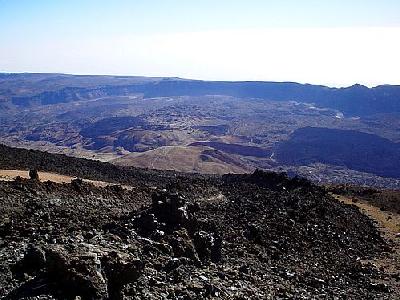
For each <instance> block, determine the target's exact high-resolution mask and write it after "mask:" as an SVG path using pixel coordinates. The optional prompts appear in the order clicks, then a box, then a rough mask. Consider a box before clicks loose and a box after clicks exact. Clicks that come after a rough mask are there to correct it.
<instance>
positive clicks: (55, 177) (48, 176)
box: [0, 170, 132, 190]
mask: <svg viewBox="0 0 400 300" xmlns="http://www.w3.org/2000/svg"><path fill="white" fill-rule="evenodd" d="M38 173H39V179H40V181H42V182H44V181H53V182H56V183H71V180H73V179H76V177H71V176H66V175H61V174H57V173H50V172H38ZM17 176H20V177H22V178H29V171H26V170H0V180H2V181H12V180H14V178H15V177H17ZM83 181H84V182H87V183H91V184H93V185H95V186H98V187H106V186H109V185H116V184H114V183H110V182H105V181H97V180H90V179H83ZM123 187H124V188H125V189H128V190H131V189H132V187H131V186H125V185H124V186H123Z"/></svg>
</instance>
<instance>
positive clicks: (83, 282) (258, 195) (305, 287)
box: [0, 163, 394, 299]
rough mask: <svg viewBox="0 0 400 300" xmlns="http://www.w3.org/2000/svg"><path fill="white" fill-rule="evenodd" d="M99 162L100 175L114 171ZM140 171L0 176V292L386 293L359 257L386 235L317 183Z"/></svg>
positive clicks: (11, 295)
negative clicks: (101, 183)
mask: <svg viewBox="0 0 400 300" xmlns="http://www.w3.org/2000/svg"><path fill="white" fill-rule="evenodd" d="M90 164H92V163H90ZM90 164H89V163H88V164H87V165H85V166H86V167H83V165H82V166H81V167H82V168H83V169H82V170H85V171H90V169H88V167H87V166H88V165H90ZM95 165H96V166H97V164H95ZM101 166H102V165H101ZM96 168H97V169H96V170H97V171H96V172H94V173H93V174H100V175H98V176H99V177H98V178H97V179H104V178H107V177H109V176H116V175H112V174H111V173H112V172H114V171H115V169H112V168H111V167H109V166H108V167H100V166H99V167H96ZM82 170H81V171H82ZM99 170H102V172H103V171H104V172H105V173H101V172H100V171H99ZM107 170H109V171H107ZM82 172H83V171H82ZM108 172H109V173H108ZM121 172H122V171H121ZM124 172H125V171H124ZM122 174H128V173H123V172H122ZM138 174H139V175H140V174H141V173H138ZM145 174H147V175H149V174H150V175H151V174H152V175H151V176H150V175H149V177H146V180H147V179H148V180H147V181H148V182H147V181H146V180H142V179H138V178H139V175H137V174H136V175H132V176H133V177H129V176H128V177H129V178H131V179H128V177H126V180H128V181H129V180H131V182H132V184H133V185H134V187H133V188H132V189H130V190H126V189H124V188H122V187H116V188H114V187H113V188H100V187H95V186H94V185H91V184H87V183H85V182H83V181H82V182H81V181H76V182H74V183H71V184H55V183H46V182H44V183H41V182H37V181H32V180H25V179H20V180H18V181H14V182H0V215H1V216H2V220H0V297H4V298H6V299H7V298H8V299H21V298H27V299H35V297H42V298H43V299H52V298H53V299H54V298H55V299H74V298H75V297H78V296H79V297H81V299H208V298H221V299H318V298H319V299H335V298H336V299H380V298H383V299H386V298H387V299H390V297H391V296H392V295H391V291H392V288H391V287H390V286H387V287H385V286H382V285H379V284H378V285H377V284H376V283H375V282H379V279H380V277H381V276H382V275H381V273H380V271H379V270H377V269H376V268H375V267H374V266H373V265H372V264H363V263H362V261H364V260H372V259H373V258H374V257H376V256H378V255H380V254H382V253H383V252H384V251H387V250H389V247H388V245H386V243H385V242H384V240H383V239H382V238H381V237H380V235H379V233H378V231H377V230H376V228H375V227H374V224H373V223H372V222H371V220H370V219H368V218H367V217H366V216H365V215H363V214H361V213H360V211H359V210H358V209H357V208H355V207H352V206H348V205H344V204H342V203H340V202H338V201H336V200H335V199H333V198H332V197H330V196H329V194H328V193H327V192H326V191H325V190H324V189H322V188H320V187H317V186H314V185H312V184H311V183H309V182H307V181H304V180H301V179H298V178H294V179H289V178H287V177H286V176H284V175H282V174H274V173H263V172H261V171H257V172H255V173H254V174H248V175H227V176H222V177H219V176H210V177H206V176H198V177H196V176H191V175H179V176H177V175H176V174H172V175H171V173H167V172H165V173H163V172H160V173H145ZM96 176H97V175H96ZM118 176H120V175H118ZM121 176H122V175H121ZM135 176H136V177H135ZM124 178H125V177H124ZM132 178H134V179H132ZM95 179H96V178H95ZM135 182H136V183H135ZM139 183H140V184H139ZM392 299H394V298H392Z"/></svg>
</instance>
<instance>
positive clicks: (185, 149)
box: [112, 146, 252, 174]
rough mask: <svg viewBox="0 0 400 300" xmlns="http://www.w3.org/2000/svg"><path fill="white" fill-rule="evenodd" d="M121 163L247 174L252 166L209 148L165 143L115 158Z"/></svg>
mask: <svg viewBox="0 0 400 300" xmlns="http://www.w3.org/2000/svg"><path fill="white" fill-rule="evenodd" d="M112 163H114V164H116V165H120V166H135V167H139V168H150V169H158V170H175V171H179V172H196V173H206V174H226V173H248V172H251V171H252V169H251V168H250V167H248V166H245V165H244V164H242V162H241V161H240V160H239V159H237V158H236V157H234V156H232V155H228V154H226V153H222V152H220V151H215V150H212V149H211V148H208V147H191V146H165V147H160V148H157V149H155V150H150V151H146V152H143V153H132V154H128V155H126V156H124V157H122V158H118V159H115V160H113V161H112Z"/></svg>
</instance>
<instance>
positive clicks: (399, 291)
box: [333, 195, 400, 299]
mask: <svg viewBox="0 0 400 300" xmlns="http://www.w3.org/2000/svg"><path fill="white" fill-rule="evenodd" d="M333 196H334V197H335V198H336V199H338V200H339V201H341V202H343V203H345V204H349V205H355V206H357V207H358V208H359V209H360V211H361V212H363V213H364V214H366V215H367V216H368V217H369V218H371V219H372V220H374V221H375V223H376V226H377V228H378V229H379V230H380V232H381V233H382V236H383V237H384V238H385V239H386V240H387V241H388V243H389V245H391V246H392V250H393V251H392V252H391V253H385V254H382V255H381V256H380V257H378V258H376V259H374V260H370V261H365V263H372V264H374V265H375V266H376V267H377V268H378V269H380V270H381V271H382V272H383V273H384V277H383V278H382V279H381V280H380V281H379V283H384V284H387V285H388V286H390V287H392V289H393V296H394V298H393V299H400V214H396V213H393V212H389V211H383V210H381V209H380V208H379V207H376V206H373V205H371V204H370V203H368V202H367V201H365V200H362V199H359V198H353V199H354V200H353V199H352V198H349V197H345V196H339V195H333Z"/></svg>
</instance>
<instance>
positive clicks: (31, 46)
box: [0, 0, 400, 86]
mask: <svg viewBox="0 0 400 300" xmlns="http://www.w3.org/2000/svg"><path fill="white" fill-rule="evenodd" d="M399 53H400V1H399V0H379V1H378V0H346V1H345V0H304V1H301V0H279V1H269V0H263V1H262V0H246V1H245V0H242V1H236V0H230V1H227V0H219V1H218V0H213V1H211V0H196V1H192V0H131V1H128V0H112V1H111V0H107V1H105V0H65V1H63V0H0V72H57V73H71V74H110V75H140V76H169V77H182V78H191V79H203V80H262V81H296V82H301V83H313V84H324V85H328V86H348V85H352V84H355V83H360V84H364V85H367V86H375V85H379V84H400V76H399V75H400V72H399V70H400V56H399Z"/></svg>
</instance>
